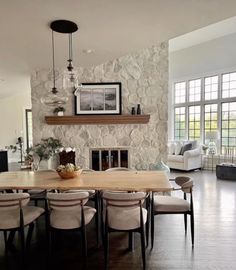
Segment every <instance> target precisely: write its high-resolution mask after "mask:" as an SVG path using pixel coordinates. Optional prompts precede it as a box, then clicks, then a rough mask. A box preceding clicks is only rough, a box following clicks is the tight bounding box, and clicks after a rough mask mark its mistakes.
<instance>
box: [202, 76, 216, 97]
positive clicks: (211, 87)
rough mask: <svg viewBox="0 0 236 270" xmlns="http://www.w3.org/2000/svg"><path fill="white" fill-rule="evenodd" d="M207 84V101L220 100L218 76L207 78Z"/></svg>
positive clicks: (205, 80)
mask: <svg viewBox="0 0 236 270" xmlns="http://www.w3.org/2000/svg"><path fill="white" fill-rule="evenodd" d="M204 82H205V87H204V89H205V100H212V99H217V98H218V76H212V77H207V78H205V79H204Z"/></svg>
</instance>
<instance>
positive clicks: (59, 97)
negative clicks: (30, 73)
mask: <svg viewBox="0 0 236 270" xmlns="http://www.w3.org/2000/svg"><path fill="white" fill-rule="evenodd" d="M52 80H53V87H52V89H51V91H50V92H49V93H48V94H47V95H46V96H45V97H42V98H41V102H42V103H43V104H45V105H48V106H52V107H56V106H60V105H64V104H66V102H67V100H68V97H67V96H65V93H64V94H62V93H59V92H58V90H57V88H56V73H55V48H54V33H53V29H52Z"/></svg>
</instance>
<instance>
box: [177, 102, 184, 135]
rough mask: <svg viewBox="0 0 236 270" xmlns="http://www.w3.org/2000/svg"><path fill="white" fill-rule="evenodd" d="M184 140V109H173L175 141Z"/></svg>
mask: <svg viewBox="0 0 236 270" xmlns="http://www.w3.org/2000/svg"><path fill="white" fill-rule="evenodd" d="M183 139H185V107H179V108H175V140H183Z"/></svg>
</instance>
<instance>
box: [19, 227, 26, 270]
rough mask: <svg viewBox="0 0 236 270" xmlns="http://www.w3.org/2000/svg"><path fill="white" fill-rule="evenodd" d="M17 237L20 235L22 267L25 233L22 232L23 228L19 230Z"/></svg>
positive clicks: (22, 262)
mask: <svg viewBox="0 0 236 270" xmlns="http://www.w3.org/2000/svg"><path fill="white" fill-rule="evenodd" d="M19 235H20V242H21V264H22V267H23V266H24V263H25V232H24V228H20V230H19Z"/></svg>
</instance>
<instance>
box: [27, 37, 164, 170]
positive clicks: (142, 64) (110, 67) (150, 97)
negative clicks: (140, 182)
mask: <svg viewBox="0 0 236 270" xmlns="http://www.w3.org/2000/svg"><path fill="white" fill-rule="evenodd" d="M76 70H77V71H78V74H79V79H80V81H81V82H121V83H122V113H123V114H130V112H131V107H133V106H135V107H136V106H137V104H141V109H142V113H144V114H150V115H151V118H150V122H149V123H148V124H145V125H84V126H83V125H73V126H72V125H71V126H70V125H68V126H66V125H65V126H50V125H47V124H46V123H45V121H44V117H45V115H52V111H53V108H50V107H47V106H45V105H43V104H41V103H40V99H41V97H43V96H45V95H46V94H47V92H48V91H50V90H51V89H50V88H51V87H52V82H51V78H52V71H51V70H47V69H41V70H35V71H34V72H32V76H31V89H32V111H33V139H34V143H37V142H39V141H40V139H41V138H47V137H50V136H52V137H55V138H58V139H60V140H61V141H62V142H63V144H64V145H65V146H71V147H75V148H76V157H77V163H78V164H80V165H81V166H83V167H89V149H90V148H94V147H116V146H117V147H122V146H125V147H127V148H129V150H130V167H131V168H136V169H143V170H146V169H149V168H150V164H153V163H154V164H155V163H156V162H158V161H160V160H163V161H165V160H166V157H167V120H168V109H167V107H168V43H167V42H164V43H161V44H159V45H156V46H153V47H151V48H149V49H145V50H142V51H140V52H136V53H132V54H129V55H126V56H123V57H121V58H119V59H115V60H112V61H109V62H107V63H104V64H102V65H99V66H96V67H91V68H82V67H78V68H76ZM64 76H65V70H57V72H56V77H57V80H56V83H57V87H58V89H62V88H63V85H65V83H64ZM60 91H64V92H65V93H66V94H67V95H68V97H69V101H68V103H67V104H66V106H65V108H66V112H65V115H73V114H74V96H73V93H72V89H66V91H65V90H60Z"/></svg>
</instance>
